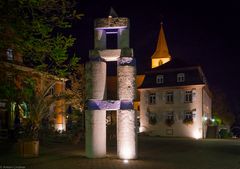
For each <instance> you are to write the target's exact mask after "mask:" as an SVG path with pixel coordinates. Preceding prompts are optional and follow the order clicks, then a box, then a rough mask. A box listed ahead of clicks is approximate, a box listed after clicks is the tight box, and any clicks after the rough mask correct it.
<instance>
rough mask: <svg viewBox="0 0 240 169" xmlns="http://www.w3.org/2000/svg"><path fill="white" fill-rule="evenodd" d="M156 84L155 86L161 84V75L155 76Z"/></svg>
mask: <svg viewBox="0 0 240 169" xmlns="http://www.w3.org/2000/svg"><path fill="white" fill-rule="evenodd" d="M156 83H157V84H163V75H157V77H156Z"/></svg>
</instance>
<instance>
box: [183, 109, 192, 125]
mask: <svg viewBox="0 0 240 169" xmlns="http://www.w3.org/2000/svg"><path fill="white" fill-rule="evenodd" d="M183 123H184V124H186V125H190V124H193V113H192V112H191V111H187V112H185V113H184V119H183Z"/></svg>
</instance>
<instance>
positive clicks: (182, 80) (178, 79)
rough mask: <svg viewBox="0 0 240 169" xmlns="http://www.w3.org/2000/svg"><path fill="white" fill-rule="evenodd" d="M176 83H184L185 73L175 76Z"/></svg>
mask: <svg viewBox="0 0 240 169" xmlns="http://www.w3.org/2000/svg"><path fill="white" fill-rule="evenodd" d="M177 82H178V83H182V82H185V73H178V74H177Z"/></svg>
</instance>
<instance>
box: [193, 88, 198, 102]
mask: <svg viewBox="0 0 240 169" xmlns="http://www.w3.org/2000/svg"><path fill="white" fill-rule="evenodd" d="M196 100H197V91H196V89H193V90H192V101H193V102H195V101H196Z"/></svg>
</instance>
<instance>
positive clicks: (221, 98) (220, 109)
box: [212, 89, 234, 125]
mask: <svg viewBox="0 0 240 169" xmlns="http://www.w3.org/2000/svg"><path fill="white" fill-rule="evenodd" d="M212 106H213V108H212V111H213V117H214V118H216V120H217V121H218V123H222V124H228V125H232V124H233V122H234V114H233V113H232V111H231V107H230V103H229V101H228V99H227V96H226V95H225V94H224V92H223V91H222V90H219V89H216V90H213V102H212Z"/></svg>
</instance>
